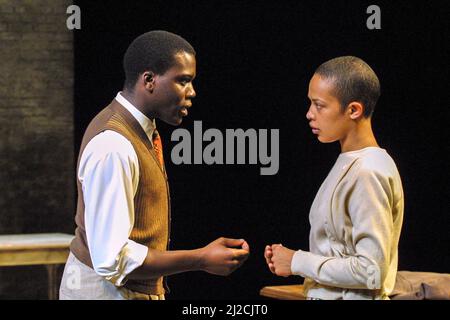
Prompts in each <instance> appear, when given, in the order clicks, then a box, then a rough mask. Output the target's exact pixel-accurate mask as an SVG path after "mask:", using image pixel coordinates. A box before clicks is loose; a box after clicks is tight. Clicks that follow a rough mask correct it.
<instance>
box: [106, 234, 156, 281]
mask: <svg viewBox="0 0 450 320" xmlns="http://www.w3.org/2000/svg"><path fill="white" fill-rule="evenodd" d="M147 253H148V247H147V246H144V245H142V244H139V243H137V242H135V241H132V240H128V242H127V244H126V245H125V246H124V247H123V248H122V250H121V251H120V253H119V255H118V256H117V258H116V268H115V269H116V270H115V271H116V272H114V273H113V274H112V275H109V276H106V277H105V278H106V280H108V281H110V282H112V283H113V284H114V285H115V286H117V287H121V286H123V285H124V284H125V283H126V282H127V280H128V279H126V277H127V276H128V275H129V274H130V273H131V272H132V271H133V270H135V269H137V268H138V267H140V266H141V265H142V264H143V263H144V260H145V258H146V257H147Z"/></svg>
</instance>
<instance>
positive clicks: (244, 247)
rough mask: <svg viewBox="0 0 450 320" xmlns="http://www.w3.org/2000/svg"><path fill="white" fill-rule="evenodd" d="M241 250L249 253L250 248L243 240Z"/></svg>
mask: <svg viewBox="0 0 450 320" xmlns="http://www.w3.org/2000/svg"><path fill="white" fill-rule="evenodd" d="M241 248H242V249H244V250H247V251H250V246H249V245H248V243H247V241H245V240H244V243H243V244H242V245H241Z"/></svg>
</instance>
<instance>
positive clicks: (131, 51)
mask: <svg viewBox="0 0 450 320" xmlns="http://www.w3.org/2000/svg"><path fill="white" fill-rule="evenodd" d="M180 52H187V53H190V54H192V55H195V50H194V48H193V47H192V46H191V45H190V44H189V42H187V41H186V40H185V39H183V38H182V37H180V36H179V35H176V34H174V33H171V32H167V31H162V30H155V31H150V32H146V33H144V34H141V35H140V36H138V37H137V38H136V39H134V40H133V42H132V43H131V44H130V45H129V47H128V49H127V51H126V52H125V55H124V57H123V69H124V71H125V88H126V89H129V90H132V89H133V88H134V85H135V84H136V81H137V79H138V77H139V75H140V74H142V73H143V72H145V71H152V72H154V73H155V74H164V73H165V72H166V71H167V70H168V69H170V68H171V67H172V66H173V65H174V64H175V55H176V54H177V53H180Z"/></svg>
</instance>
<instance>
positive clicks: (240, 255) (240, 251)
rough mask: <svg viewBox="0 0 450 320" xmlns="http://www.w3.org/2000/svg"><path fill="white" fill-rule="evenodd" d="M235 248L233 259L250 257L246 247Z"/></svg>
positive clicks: (240, 259)
mask: <svg viewBox="0 0 450 320" xmlns="http://www.w3.org/2000/svg"><path fill="white" fill-rule="evenodd" d="M231 250H233V259H234V260H239V261H242V260H245V259H247V258H248V255H249V252H248V251H247V250H244V249H231Z"/></svg>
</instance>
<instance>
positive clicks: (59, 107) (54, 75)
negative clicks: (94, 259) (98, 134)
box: [0, 0, 75, 299]
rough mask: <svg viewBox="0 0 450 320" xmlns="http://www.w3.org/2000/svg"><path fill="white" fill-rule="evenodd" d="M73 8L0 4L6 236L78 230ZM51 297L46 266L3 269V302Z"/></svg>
mask: <svg viewBox="0 0 450 320" xmlns="http://www.w3.org/2000/svg"><path fill="white" fill-rule="evenodd" d="M70 4H72V1H66V0H0V188H1V189H0V190H1V191H0V234H15V233H39V232H67V233H73V213H74V193H75V188H74V174H75V173H74V154H73V152H74V151H73V78H74V77H73V31H69V30H68V29H67V28H66V19H67V17H68V14H66V9H67V7H68V6H69V5H70ZM45 294H46V274H45V272H44V268H42V267H18V268H9V267H8V268H0V298H38V299H40V298H45Z"/></svg>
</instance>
